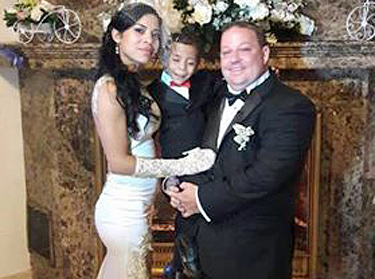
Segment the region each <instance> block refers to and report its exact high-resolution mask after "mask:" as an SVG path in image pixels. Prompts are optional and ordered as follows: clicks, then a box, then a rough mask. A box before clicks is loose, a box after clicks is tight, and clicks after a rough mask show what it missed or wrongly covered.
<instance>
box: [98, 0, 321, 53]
mask: <svg viewBox="0 0 375 279" xmlns="http://www.w3.org/2000/svg"><path fill="white" fill-rule="evenodd" d="M103 1H104V3H106V4H109V5H120V6H119V7H121V6H122V4H123V2H124V1H123V0H103ZM125 2H126V3H132V2H143V3H146V4H150V5H152V6H153V7H154V8H155V9H156V10H157V11H158V13H159V14H160V16H161V18H162V19H163V23H164V25H165V26H166V27H167V28H168V30H169V32H172V33H173V32H179V31H181V30H182V29H184V30H187V31H191V32H194V33H196V34H197V35H198V36H199V37H200V39H201V41H202V46H203V51H204V53H209V52H211V51H212V50H215V47H217V44H218V38H219V36H218V33H219V31H220V30H221V28H222V27H223V26H225V25H226V24H228V23H230V22H233V21H236V20H244V21H249V22H253V23H255V24H257V25H259V26H261V27H262V28H263V29H264V30H265V31H266V32H267V40H268V42H269V43H271V44H273V43H276V42H277V41H278V40H292V39H296V38H304V37H308V36H310V35H312V33H313V32H314V30H315V28H316V27H315V22H314V20H313V19H311V18H310V17H308V16H307V15H305V14H304V13H303V11H304V9H306V5H305V3H304V2H303V0H128V1H125ZM99 18H101V19H102V22H103V25H104V26H106V24H105V23H107V22H108V21H109V19H110V15H109V14H108V13H104V14H103V13H101V14H100V15H99ZM105 21H106V22H105Z"/></svg>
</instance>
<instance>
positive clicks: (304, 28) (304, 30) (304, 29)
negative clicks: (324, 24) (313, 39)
mask: <svg viewBox="0 0 375 279" xmlns="http://www.w3.org/2000/svg"><path fill="white" fill-rule="evenodd" d="M298 22H299V24H300V32H301V34H302V35H307V36H310V35H311V34H312V33H313V32H314V30H315V24H314V21H313V20H312V19H310V18H308V17H307V16H304V15H300V16H299V17H298Z"/></svg>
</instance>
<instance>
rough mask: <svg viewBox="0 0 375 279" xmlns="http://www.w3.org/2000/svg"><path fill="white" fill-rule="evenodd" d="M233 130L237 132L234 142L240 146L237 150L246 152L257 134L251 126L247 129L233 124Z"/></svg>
mask: <svg viewBox="0 0 375 279" xmlns="http://www.w3.org/2000/svg"><path fill="white" fill-rule="evenodd" d="M233 129H234V131H235V132H236V136H235V137H234V138H233V140H234V141H235V142H236V143H238V145H239V146H238V148H237V150H238V151H241V150H245V149H246V144H247V143H248V142H249V140H250V137H251V136H252V135H254V134H255V132H254V130H253V129H252V128H251V127H250V126H248V127H246V126H244V125H242V124H239V123H235V124H233Z"/></svg>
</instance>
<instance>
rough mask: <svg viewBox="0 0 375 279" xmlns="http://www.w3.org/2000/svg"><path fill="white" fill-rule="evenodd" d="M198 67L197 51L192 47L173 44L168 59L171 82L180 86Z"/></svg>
mask: <svg viewBox="0 0 375 279" xmlns="http://www.w3.org/2000/svg"><path fill="white" fill-rule="evenodd" d="M197 66H198V51H197V49H196V48H195V47H194V46H193V45H187V44H183V43H176V42H173V43H172V45H171V55H170V56H169V59H168V70H169V74H170V75H171V78H172V80H173V81H174V82H175V83H177V84H181V83H183V82H184V81H186V80H188V79H189V78H190V77H191V76H192V75H193V74H194V72H195V70H196V68H197Z"/></svg>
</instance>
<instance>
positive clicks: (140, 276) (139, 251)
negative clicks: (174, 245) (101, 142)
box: [92, 76, 160, 279]
mask: <svg viewBox="0 0 375 279" xmlns="http://www.w3.org/2000/svg"><path fill="white" fill-rule="evenodd" d="M108 79H111V78H110V77H108V76H104V77H102V78H100V79H99V80H98V81H97V83H96V85H95V88H94V92H93V99H95V98H96V97H95V95H96V94H98V93H97V92H96V91H98V88H99V87H100V85H101V84H102V83H103V82H106V81H107V80H108ZM150 98H151V97H150ZM95 105H96V104H95V101H93V102H92V106H93V110H95ZM155 107H156V106H151V108H155ZM94 114H95V113H94ZM153 115H160V111H156V112H155V113H154V114H152V113H151V114H150V117H149V119H147V118H146V117H145V116H143V115H141V114H140V115H139V117H138V119H137V121H138V124H139V128H140V133H139V135H138V137H137V139H134V138H130V147H129V149H130V152H131V154H133V155H134V156H140V157H148V158H153V157H154V155H155V154H154V153H155V150H154V142H153V139H152V138H151V136H152V134H153V133H154V132H155V131H156V129H157V128H158V126H159V121H158V119H160V118H157V117H154V116H153ZM94 117H95V116H94ZM156 182H157V180H156V179H154V178H135V177H131V176H126V175H119V174H113V173H108V174H107V179H106V182H105V184H104V187H103V191H102V193H101V195H100V197H99V199H98V201H97V203H96V207H95V224H96V228H97V231H98V233H99V236H100V238H101V240H102V242H103V243H104V245H105V246H106V248H107V253H106V256H105V259H104V261H103V263H102V266H101V268H100V272H99V275H98V279H148V278H150V276H149V270H148V266H147V256H148V253H149V247H150V233H149V226H148V222H147V210H148V209H149V206H150V204H151V202H152V198H153V195H154V192H155V187H156Z"/></svg>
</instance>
